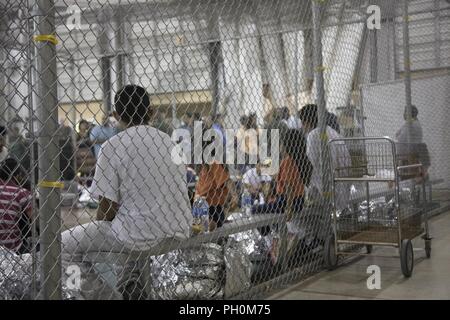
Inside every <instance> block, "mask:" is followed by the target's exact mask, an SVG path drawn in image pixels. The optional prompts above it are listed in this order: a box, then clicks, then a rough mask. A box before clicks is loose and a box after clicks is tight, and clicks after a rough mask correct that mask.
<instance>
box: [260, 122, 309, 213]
mask: <svg viewBox="0 0 450 320" xmlns="http://www.w3.org/2000/svg"><path fill="white" fill-rule="evenodd" d="M281 155H282V160H281V164H280V169H279V171H278V175H277V186H276V194H277V197H276V200H275V201H274V202H271V203H270V202H269V203H266V204H263V205H259V206H256V207H254V208H253V210H252V211H253V213H283V212H286V213H287V214H288V215H289V216H292V214H294V213H298V212H300V211H301V210H302V207H303V194H304V189H305V186H306V185H308V184H309V181H310V178H311V173H312V164H311V162H310V161H309V160H308V157H307V155H306V141H305V138H304V136H303V134H302V132H301V131H299V130H296V129H289V130H288V131H287V132H286V133H285V134H284V136H283V138H282V143H281Z"/></svg>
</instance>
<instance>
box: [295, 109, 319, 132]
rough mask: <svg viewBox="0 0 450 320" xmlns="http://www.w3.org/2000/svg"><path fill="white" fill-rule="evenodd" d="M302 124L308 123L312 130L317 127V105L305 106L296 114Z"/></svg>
mask: <svg viewBox="0 0 450 320" xmlns="http://www.w3.org/2000/svg"><path fill="white" fill-rule="evenodd" d="M298 116H299V118H300V120H302V123H306V122H307V123H309V124H311V126H312V127H313V128H315V127H317V122H318V117H317V105H315V104H307V105H305V106H304V107H303V108H302V109H301V110H300V112H299V114H298Z"/></svg>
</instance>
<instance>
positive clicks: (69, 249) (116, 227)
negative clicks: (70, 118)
mask: <svg viewBox="0 0 450 320" xmlns="http://www.w3.org/2000/svg"><path fill="white" fill-rule="evenodd" d="M114 108H115V111H114V116H115V118H116V119H117V120H118V121H119V125H120V127H121V128H122V129H123V130H122V131H121V132H120V133H118V134H117V135H115V136H114V137H111V138H110V139H109V140H107V141H106V142H104V143H103V144H102V146H101V148H100V149H99V154H98V161H97V165H96V169H95V176H94V181H93V185H92V194H93V196H97V197H98V198H99V207H98V210H97V221H95V222H90V223H87V224H84V225H79V226H76V227H74V228H72V229H69V230H67V231H64V232H63V233H62V239H61V242H62V254H63V260H64V261H65V262H69V263H70V261H71V258H72V257H74V256H77V255H78V256H80V255H83V254H84V253H87V252H99V251H100V252H102V251H103V252H119V253H126V252H130V251H145V250H150V249H152V248H155V247H160V246H162V245H164V243H170V242H173V241H174V240H177V241H182V240H184V239H187V238H188V237H189V234H190V230H191V225H192V215H191V210H190V206H189V199H188V192H187V186H186V167H185V166H184V165H183V164H180V165H177V164H175V163H174V162H173V161H172V160H171V150H172V148H174V144H173V142H172V141H171V138H170V137H169V136H168V135H167V134H165V133H163V132H161V131H159V130H157V129H155V128H153V127H151V126H148V125H147V123H148V122H149V119H150V116H151V109H150V97H149V94H148V93H147V92H146V90H145V89H144V88H142V87H139V86H136V85H127V86H125V87H123V88H122V89H121V90H119V92H118V93H117V94H116V96H115V100H114ZM82 267H84V265H82ZM84 272H85V270H82V276H83V274H84ZM136 273H137V277H136V278H134V277H129V278H128V276H129V275H136ZM91 275H92V273H91ZM125 276H126V277H125ZM139 276H140V272H139V270H138V269H137V267H136V266H135V264H134V263H133V262H130V263H129V264H127V265H126V266H125V270H124V271H123V272H122V274H121V276H120V279H119V285H118V287H119V291H120V292H122V294H123V296H124V299H135V298H139V297H142V296H144V295H145V294H144V293H143V290H142V286H141V284H140V283H139V281H138V280H137V279H139ZM97 281H98V280H97V278H95V279H94V280H93V281H91V283H94V282H97ZM83 283H85V284H87V285H89V284H90V283H89V282H88V281H84V282H83V279H82V288H83ZM97 283H98V282H97ZM91 285H92V284H91ZM81 291H82V293H83V289H82V290H81Z"/></svg>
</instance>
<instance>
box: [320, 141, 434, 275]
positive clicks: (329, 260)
mask: <svg viewBox="0 0 450 320" xmlns="http://www.w3.org/2000/svg"><path fill="white" fill-rule="evenodd" d="M340 148H341V150H339V149H340ZM328 150H329V152H330V154H335V155H338V157H341V159H334V160H333V161H330V162H331V163H330V165H331V176H332V199H333V218H332V220H333V223H332V225H333V233H332V235H330V236H329V237H328V239H327V240H326V242H325V248H324V260H325V264H326V266H327V268H328V269H330V270H332V269H334V268H335V267H336V266H337V264H338V258H339V256H343V255H352V254H364V253H362V252H361V250H359V251H355V250H348V248H349V247H353V248H354V247H355V246H356V247H361V246H363V247H364V246H365V247H366V249H367V254H370V253H371V251H372V246H393V247H396V248H398V249H399V253H400V265H401V270H402V273H403V275H404V276H405V277H410V276H411V275H412V271H413V267H414V251H413V246H412V242H411V240H412V239H414V238H416V237H418V236H422V238H423V239H424V240H425V252H426V256H427V258H430V255H431V238H430V234H429V230H428V217H427V214H426V202H427V200H426V198H427V197H426V192H425V179H426V178H425V175H424V172H426V168H424V165H423V164H422V163H420V161H419V160H418V159H420V158H421V157H418V156H417V155H416V154H415V153H417V150H421V149H420V148H417V147H415V146H413V144H410V145H406V144H399V143H395V142H394V141H393V140H392V139H390V138H388V137H373V138H369V137H364V138H342V139H334V140H331V141H329V143H328ZM344 157H345V159H343V158H344ZM422 158H423V157H422ZM342 186H344V187H345V188H352V189H353V190H359V195H358V192H354V194H353V195H352V196H351V197H350V199H349V201H348V202H349V204H350V205H349V207H348V208H346V209H343V210H337V206H336V199H337V198H338V197H339V196H340V195H339V194H338V190H339V189H340V188H341V190H342ZM355 194H356V195H355Z"/></svg>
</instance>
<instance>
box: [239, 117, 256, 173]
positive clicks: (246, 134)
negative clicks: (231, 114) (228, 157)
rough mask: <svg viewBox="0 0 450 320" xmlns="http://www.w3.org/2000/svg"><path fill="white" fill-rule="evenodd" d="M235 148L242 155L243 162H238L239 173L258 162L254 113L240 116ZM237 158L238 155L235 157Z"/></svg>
mask: <svg viewBox="0 0 450 320" xmlns="http://www.w3.org/2000/svg"><path fill="white" fill-rule="evenodd" d="M236 142H237V150H238V152H239V153H241V154H243V155H244V163H239V164H238V167H239V169H240V171H241V173H242V174H243V173H245V172H246V171H247V170H248V169H249V167H254V166H255V165H256V163H258V151H259V150H258V126H257V117H256V114H254V113H252V114H250V115H248V116H243V117H241V128H240V129H239V130H238V132H237V134H236ZM237 159H239V157H238V158H237Z"/></svg>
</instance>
